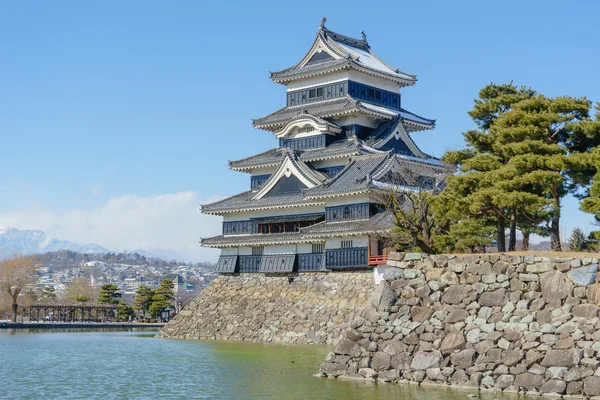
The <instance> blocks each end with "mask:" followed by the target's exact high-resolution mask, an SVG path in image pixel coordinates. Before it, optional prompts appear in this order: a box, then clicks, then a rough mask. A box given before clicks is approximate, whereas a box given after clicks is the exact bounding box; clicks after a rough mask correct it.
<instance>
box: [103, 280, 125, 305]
mask: <svg viewBox="0 0 600 400" xmlns="http://www.w3.org/2000/svg"><path fill="white" fill-rule="evenodd" d="M120 298H121V293H119V287H118V286H117V285H115V284H112V283H107V284H105V285H102V287H101V288H100V296H99V297H98V303H101V304H119V299H120Z"/></svg>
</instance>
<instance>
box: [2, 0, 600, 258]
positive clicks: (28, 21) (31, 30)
mask: <svg viewBox="0 0 600 400" xmlns="http://www.w3.org/2000/svg"><path fill="white" fill-rule="evenodd" d="M599 13H600V3H598V2H596V1H593V0H589V1H578V0H574V1H570V2H566V1H552V0H546V1H527V2H523V1H511V0H508V1H503V2H482V1H455V2H447V1H397V0H396V1H389V2H388V1H378V2H358V1H351V0H346V1H327V2H323V1H319V2H317V1H302V2H281V1H278V2H273V1H260V2H239V3H236V2H198V1H177V2H159V1H149V0H146V1H127V2H117V1H104V2H75V1H60V0H57V1H53V2H32V1H20V2H3V4H2V7H1V8H0V163H1V165H2V168H0V228H1V227H8V226H10V227H15V228H18V229H41V230H44V231H45V232H46V233H47V234H49V235H51V236H54V237H57V238H59V239H64V240H71V241H74V242H77V243H90V242H94V243H97V244H99V245H101V246H104V247H107V248H110V249H111V250H114V251H123V250H133V249H137V248H143V249H145V250H148V251H151V252H152V251H153V250H154V251H156V250H157V249H162V250H164V251H172V253H173V254H176V255H179V257H181V258H182V259H185V260H188V259H190V260H195V261H201V260H209V261H214V260H215V259H216V258H217V256H218V251H215V250H209V249H201V248H200V247H199V245H198V239H199V238H200V237H207V236H213V235H217V234H219V233H220V218H218V217H211V216H205V215H202V214H201V213H200V212H199V210H198V205H199V204H202V203H207V202H210V201H214V200H216V199H219V198H222V197H225V196H229V195H233V194H236V193H239V192H241V191H243V190H246V189H247V188H248V187H249V184H250V182H249V181H250V178H249V175H248V174H244V173H241V172H233V171H230V170H229V169H228V166H227V161H228V160H235V159H239V158H244V157H248V156H250V155H253V154H256V153H259V152H262V151H265V150H267V149H269V148H272V147H275V146H276V145H277V141H276V140H275V139H274V137H273V135H272V134H271V133H270V132H266V131H258V130H254V129H253V128H252V126H251V119H252V118H259V117H262V116H265V115H267V114H269V113H271V112H273V111H275V110H277V109H279V108H281V107H283V106H284V105H285V87H284V86H281V85H278V84H275V83H272V82H271V81H270V80H269V71H278V70H281V69H284V68H287V67H290V66H292V65H294V64H296V63H297V62H298V61H299V60H300V59H301V58H302V57H303V56H304V54H305V53H306V51H307V50H308V49H309V47H310V45H311V44H312V42H313V40H314V37H315V33H316V31H317V28H318V27H319V24H320V21H321V17H323V16H326V17H327V19H328V20H327V24H326V26H327V27H328V28H329V29H331V30H333V31H336V32H340V33H343V34H345V35H348V36H354V37H360V32H361V31H363V30H364V31H365V33H366V34H367V36H368V40H369V43H370V45H371V48H372V50H373V51H374V52H375V53H376V54H377V55H378V56H379V57H381V58H382V59H384V60H385V61H386V62H387V63H388V64H391V65H393V66H395V67H397V68H399V69H400V70H402V71H404V72H407V73H410V74H416V75H417V76H418V82H417V83H416V85H415V86H413V87H409V88H405V89H402V92H401V93H402V104H403V107H405V108H407V109H408V110H410V111H412V112H415V113H417V114H419V115H422V116H424V117H428V118H435V119H436V120H437V125H436V129H435V130H433V131H425V132H419V133H416V134H414V135H413V137H414V139H415V141H416V142H417V144H418V145H419V147H421V148H422V149H424V150H425V151H426V152H428V153H430V154H433V155H437V156H440V155H442V154H443V153H444V152H445V151H446V150H450V149H457V148H460V147H462V146H463V143H464V142H463V137H462V135H461V133H462V132H464V131H466V130H468V129H472V128H473V127H474V125H473V123H472V121H471V120H470V119H469V117H468V115H467V111H469V110H470V109H471V107H472V105H473V99H474V98H475V97H476V96H477V93H478V91H479V90H480V89H481V88H482V87H483V86H484V85H486V84H487V83H490V82H496V83H504V82H510V81H513V82H514V83H516V84H519V85H521V84H523V85H527V86H531V87H533V88H534V89H536V90H538V91H539V92H542V93H544V94H546V95H548V96H558V95H565V94H568V95H571V96H586V97H588V98H589V99H591V100H593V101H599V100H600V79H598V78H597V71H598V65H600V52H599V51H598V45H599V44H598V35H597V16H598V15H599ZM563 206H564V208H563V220H562V224H563V231H564V232H569V231H570V230H571V229H573V228H574V227H576V226H579V227H580V228H582V229H583V230H584V231H586V232H587V231H590V230H593V229H594V226H593V225H592V219H591V217H590V216H589V215H588V214H584V213H582V212H580V211H579V210H578V203H577V201H576V200H574V199H566V200H565V201H564V202H563Z"/></svg>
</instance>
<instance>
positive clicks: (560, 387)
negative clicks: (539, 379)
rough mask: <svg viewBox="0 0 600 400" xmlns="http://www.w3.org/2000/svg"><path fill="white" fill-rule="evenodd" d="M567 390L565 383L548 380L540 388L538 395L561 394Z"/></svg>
mask: <svg viewBox="0 0 600 400" xmlns="http://www.w3.org/2000/svg"><path fill="white" fill-rule="evenodd" d="M566 389H567V383H566V382H565V381H561V380H559V379H550V380H549V381H546V383H544V384H543V385H542V386H541V387H540V393H542V394H543V393H558V394H563V393H564V392H565V390H566Z"/></svg>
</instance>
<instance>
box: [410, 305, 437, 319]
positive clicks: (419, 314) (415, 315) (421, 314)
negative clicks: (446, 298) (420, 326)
mask: <svg viewBox="0 0 600 400" xmlns="http://www.w3.org/2000/svg"><path fill="white" fill-rule="evenodd" d="M410 314H411V317H412V320H413V321H415V322H425V321H427V320H428V319H429V317H431V314H433V309H432V308H429V307H420V306H414V307H413V308H412V309H411V310H410Z"/></svg>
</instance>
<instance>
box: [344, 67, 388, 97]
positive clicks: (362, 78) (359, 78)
mask: <svg viewBox="0 0 600 400" xmlns="http://www.w3.org/2000/svg"><path fill="white" fill-rule="evenodd" d="M347 74H348V79H349V80H351V81H354V82H358V83H362V84H363V85H369V86H373V87H376V88H379V89H383V90H387V91H389V92H393V93H400V85H399V84H397V83H394V82H392V81H389V80H387V79H382V78H378V77H376V76H372V75H367V74H365V73H363V72H359V71H355V70H350V71H348V72H347Z"/></svg>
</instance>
